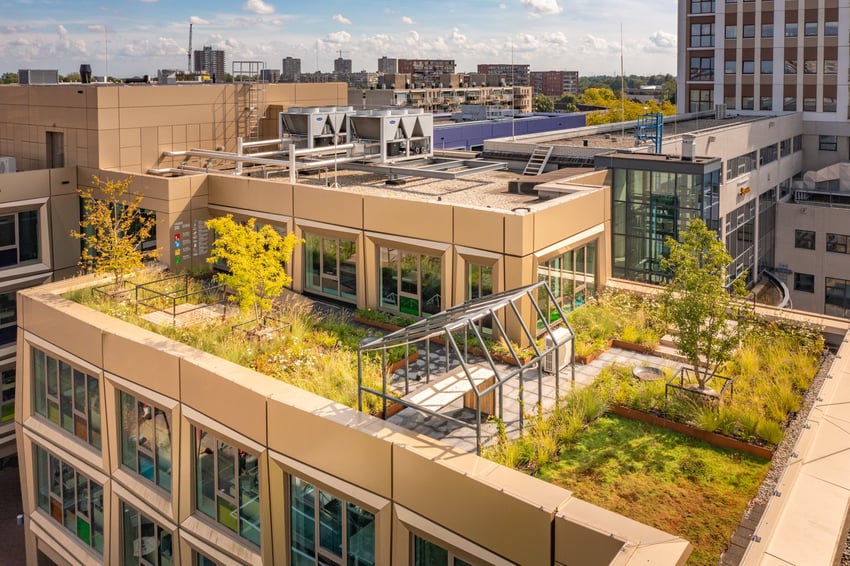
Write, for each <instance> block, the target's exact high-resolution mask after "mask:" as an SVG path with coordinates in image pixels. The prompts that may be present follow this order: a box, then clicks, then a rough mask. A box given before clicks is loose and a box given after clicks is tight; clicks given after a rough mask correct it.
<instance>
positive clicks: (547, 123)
mask: <svg viewBox="0 0 850 566" xmlns="http://www.w3.org/2000/svg"><path fill="white" fill-rule="evenodd" d="M584 118H585V115H584V114H534V115H531V116H529V115H524V116H520V117H517V118H516V119H514V120H511V119H510V118H505V119H500V120H484V121H480V122H466V123H463V122H460V123H457V124H434V149H468V150H471V149H483V147H481V148H479V146H483V145H484V140H489V139H492V138H507V137H510V136H512V135H516V136H523V135H526V134H539V133H543V132H551V131H555V130H567V129H570V128H582V127H584V126H585V119H584ZM511 122H513V123H511Z"/></svg>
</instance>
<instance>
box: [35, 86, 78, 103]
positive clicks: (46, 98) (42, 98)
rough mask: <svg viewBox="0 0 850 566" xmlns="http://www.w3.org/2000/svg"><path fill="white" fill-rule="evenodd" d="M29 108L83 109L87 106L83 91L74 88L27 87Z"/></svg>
mask: <svg viewBox="0 0 850 566" xmlns="http://www.w3.org/2000/svg"><path fill="white" fill-rule="evenodd" d="M27 88H29V89H30V91H31V92H30V93H29V95H30V96H29V103H30V105H31V106H67V107H69V108H84V107H85V106H86V105H87V101H86V92H85V89H83V88H79V87H76V86H70V85H69V86H65V85H61V87H60V88H56V87H55V86H37V85H33V86H29V87H27Z"/></svg>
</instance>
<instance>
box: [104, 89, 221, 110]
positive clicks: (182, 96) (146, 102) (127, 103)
mask: <svg viewBox="0 0 850 566" xmlns="http://www.w3.org/2000/svg"><path fill="white" fill-rule="evenodd" d="M198 86H200V87H201V88H194V87H193V88H184V86H182V85H163V86H157V87H156V88H150V87H142V86H122V87H118V89H117V90H118V92H119V95H120V101H121V106H123V107H131V106H173V105H176V104H199V105H201V104H212V103H214V102H217V101H221V98H222V97H223V96H224V91H225V89H227V90H233V88H234V87H233V85H215V84H205V85H198Z"/></svg>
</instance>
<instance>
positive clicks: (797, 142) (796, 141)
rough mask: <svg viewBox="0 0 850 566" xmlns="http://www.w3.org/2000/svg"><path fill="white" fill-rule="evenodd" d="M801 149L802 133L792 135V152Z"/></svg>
mask: <svg viewBox="0 0 850 566" xmlns="http://www.w3.org/2000/svg"><path fill="white" fill-rule="evenodd" d="M798 151H803V135H802V134H797V135H796V136H794V152H795V153H796V152H798Z"/></svg>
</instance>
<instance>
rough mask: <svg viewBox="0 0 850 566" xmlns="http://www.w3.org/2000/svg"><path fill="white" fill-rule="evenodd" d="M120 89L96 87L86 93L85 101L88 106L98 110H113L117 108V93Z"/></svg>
mask: <svg viewBox="0 0 850 566" xmlns="http://www.w3.org/2000/svg"><path fill="white" fill-rule="evenodd" d="M120 90H121V88H120V87H118V88H116V87H111V86H110V87H107V86H103V87H96V88H90V89H89V90H87V91H86V99H87V100H88V104H89V106H98V107H100V108H115V107H116V106H118V92H119V91H120Z"/></svg>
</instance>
